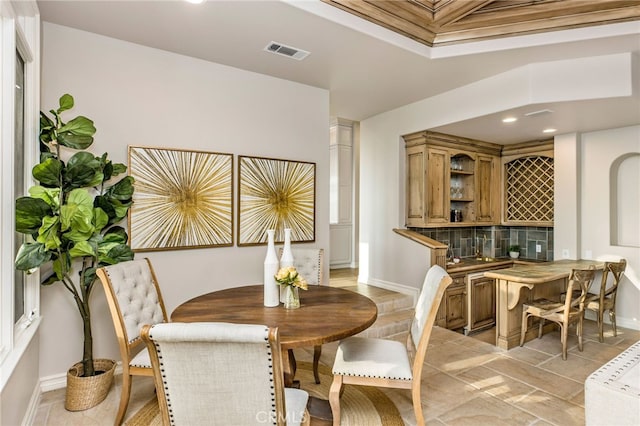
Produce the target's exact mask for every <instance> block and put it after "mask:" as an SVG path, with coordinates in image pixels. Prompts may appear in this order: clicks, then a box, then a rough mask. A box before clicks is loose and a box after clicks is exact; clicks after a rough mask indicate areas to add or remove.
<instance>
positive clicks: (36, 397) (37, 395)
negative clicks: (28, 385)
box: [22, 385, 42, 426]
mask: <svg viewBox="0 0 640 426" xmlns="http://www.w3.org/2000/svg"><path fill="white" fill-rule="evenodd" d="M41 399H42V392H41V391H40V386H37V385H36V386H34V388H33V393H32V394H31V398H29V405H28V406H27V412H26V413H25V414H24V419H22V426H29V425H32V424H33V422H34V421H35V419H36V416H37V415H38V407H39V406H40V400H41Z"/></svg>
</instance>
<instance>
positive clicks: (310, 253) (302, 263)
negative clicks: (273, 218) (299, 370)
mask: <svg viewBox="0 0 640 426" xmlns="http://www.w3.org/2000/svg"><path fill="white" fill-rule="evenodd" d="M291 254H292V255H293V266H294V267H295V268H296V270H297V271H298V273H299V274H300V276H301V277H303V278H304V279H305V280H306V281H307V284H309V285H324V284H325V283H324V272H323V269H324V249H321V248H297V247H292V248H291ZM278 257H282V248H280V252H279V253H278ZM321 355H322V345H316V346H314V347H313V378H314V379H315V381H316V383H317V384H320V374H319V373H318V364H319V363H320V356H321ZM290 356H292V355H290Z"/></svg>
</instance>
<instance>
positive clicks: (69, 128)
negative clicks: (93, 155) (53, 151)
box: [58, 115, 96, 149]
mask: <svg viewBox="0 0 640 426" xmlns="http://www.w3.org/2000/svg"><path fill="white" fill-rule="evenodd" d="M95 133H96V128H95V127H94V126H93V121H91V120H89V119H88V118H87V117H83V116H81V115H80V116H78V117H76V118H74V119H73V120H71V121H69V122H68V123H67V124H65V125H63V126H62V127H60V128H59V129H58V143H60V145H64V146H67V147H69V148H74V149H86V148H88V147H89V146H91V144H92V143H93V135H94V134H95Z"/></svg>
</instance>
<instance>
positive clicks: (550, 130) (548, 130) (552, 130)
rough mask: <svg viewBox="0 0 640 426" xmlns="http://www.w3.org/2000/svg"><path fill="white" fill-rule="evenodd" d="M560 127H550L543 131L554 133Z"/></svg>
mask: <svg viewBox="0 0 640 426" xmlns="http://www.w3.org/2000/svg"><path fill="white" fill-rule="evenodd" d="M557 131H558V129H553V128H548V129H544V130H543V131H542V133H553V132H557Z"/></svg>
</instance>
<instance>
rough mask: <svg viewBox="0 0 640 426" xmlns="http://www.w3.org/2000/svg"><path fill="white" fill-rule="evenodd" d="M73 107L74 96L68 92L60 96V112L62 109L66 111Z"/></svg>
mask: <svg viewBox="0 0 640 426" xmlns="http://www.w3.org/2000/svg"><path fill="white" fill-rule="evenodd" d="M71 108H73V96H71V95H70V94H68V93H65V94H64V95H62V96H61V97H60V108H58V113H61V112H62V111H66V110H68V109H71Z"/></svg>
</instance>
